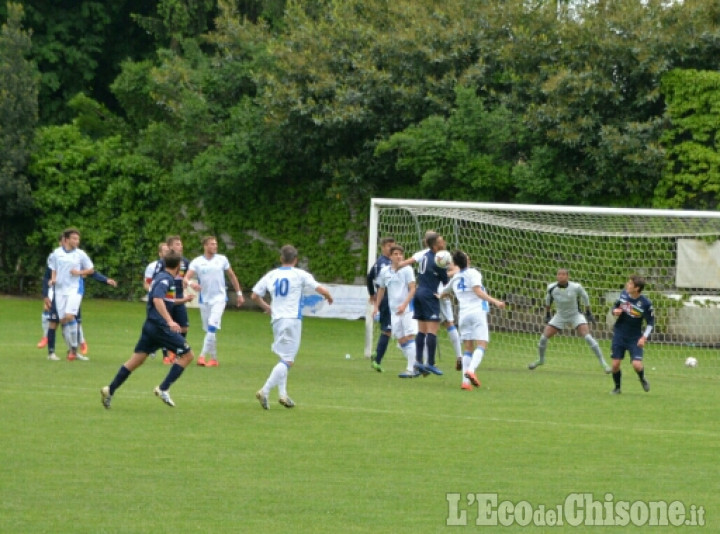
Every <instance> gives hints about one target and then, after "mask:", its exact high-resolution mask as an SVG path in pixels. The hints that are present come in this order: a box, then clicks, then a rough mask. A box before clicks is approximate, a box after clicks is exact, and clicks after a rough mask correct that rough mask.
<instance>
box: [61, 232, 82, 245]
mask: <svg viewBox="0 0 720 534" xmlns="http://www.w3.org/2000/svg"><path fill="white" fill-rule="evenodd" d="M62 241H63V243H64V245H65V247H66V248H69V249H71V250H72V249H76V248H77V247H78V246H79V245H80V230H78V229H77V228H66V229H65V230H63V233H62Z"/></svg>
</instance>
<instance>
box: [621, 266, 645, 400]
mask: <svg viewBox="0 0 720 534" xmlns="http://www.w3.org/2000/svg"><path fill="white" fill-rule="evenodd" d="M644 288H645V279H644V278H643V277H641V276H639V275H636V274H634V275H632V276H631V277H630V279H629V280H628V281H627V283H626V284H625V289H624V290H623V292H622V293H620V297H619V298H618V300H616V301H615V304H614V305H613V310H612V313H613V315H614V316H615V317H617V320H616V321H615V327H614V329H613V339H612V377H613V381H614V382H615V389H613V390H612V393H613V394H614V395H617V394H619V393H620V392H621V389H620V383H621V379H622V371H621V370H620V363H622V360H623V358H625V352H626V351H627V352H629V353H630V358H631V360H632V366H633V369H635V372H636V373H637V375H638V378H639V379H640V383H641V384H642V387H643V389H644V390H645V391H650V384H649V383H648V381H647V380H646V379H645V367H644V366H643V352H644V351H643V349H644V347H645V342H646V341H647V339H648V337H649V336H650V333H651V332H652V330H653V327H654V326H655V311H654V310H653V305H652V302H650V299H648V298H647V297H646V296H645V295H642V291H643V289H644ZM643 321H644V322H645V328H644V329H643Z"/></svg>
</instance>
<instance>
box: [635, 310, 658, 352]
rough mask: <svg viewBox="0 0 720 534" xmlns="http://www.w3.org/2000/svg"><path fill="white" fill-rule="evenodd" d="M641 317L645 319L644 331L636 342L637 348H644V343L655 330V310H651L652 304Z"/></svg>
mask: <svg viewBox="0 0 720 534" xmlns="http://www.w3.org/2000/svg"><path fill="white" fill-rule="evenodd" d="M643 317H644V318H645V331H644V332H643V335H642V336H640V339H639V340H638V347H644V346H645V342H646V341H647V340H648V338H649V337H650V334H651V333H652V331H653V329H654V328H655V310H653V307H652V304H650V306H649V307H648V308H647V309H646V310H645V311H644V312H643Z"/></svg>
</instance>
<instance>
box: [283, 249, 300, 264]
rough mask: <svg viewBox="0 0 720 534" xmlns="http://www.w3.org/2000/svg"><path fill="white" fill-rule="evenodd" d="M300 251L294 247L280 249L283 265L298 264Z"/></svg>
mask: <svg viewBox="0 0 720 534" xmlns="http://www.w3.org/2000/svg"><path fill="white" fill-rule="evenodd" d="M297 258H298V251H297V249H296V248H295V247H293V246H292V245H284V246H283V248H281V249H280V261H281V262H282V264H283V265H294V264H295V263H296V262H297Z"/></svg>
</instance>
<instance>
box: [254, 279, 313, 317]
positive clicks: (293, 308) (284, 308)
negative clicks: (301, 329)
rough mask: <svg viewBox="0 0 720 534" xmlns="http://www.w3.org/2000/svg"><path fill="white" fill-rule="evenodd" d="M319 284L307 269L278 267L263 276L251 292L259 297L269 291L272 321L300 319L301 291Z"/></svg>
mask: <svg viewBox="0 0 720 534" xmlns="http://www.w3.org/2000/svg"><path fill="white" fill-rule="evenodd" d="M319 286H320V284H319V283H318V282H317V281H316V280H315V278H313V275H311V274H310V273H309V272H307V271H303V270H302V269H298V268H297V267H278V268H277V269H273V270H272V271H270V272H269V273H267V274H266V275H265V276H263V277H262V278H261V279H260V281H259V282H258V283H257V284H255V286H254V287H253V290H252V292H253V293H255V294H256V295H258V296H260V297H264V296H265V295H266V294H267V293H270V298H271V299H272V303H271V305H270V308H271V310H270V315H271V317H272V320H273V321H275V320H276V319H301V318H302V299H303V292H305V291H306V290H315V289H317V288H318V287H319Z"/></svg>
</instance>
